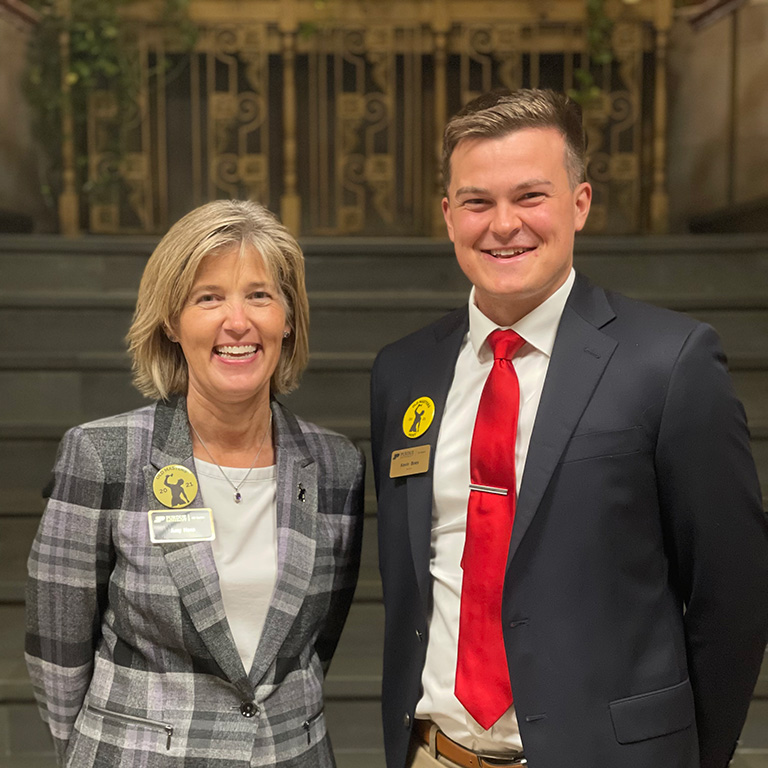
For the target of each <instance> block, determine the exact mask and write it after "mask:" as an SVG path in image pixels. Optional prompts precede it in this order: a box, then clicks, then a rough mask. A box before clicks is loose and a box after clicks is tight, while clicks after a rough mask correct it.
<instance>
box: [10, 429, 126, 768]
mask: <svg viewBox="0 0 768 768" xmlns="http://www.w3.org/2000/svg"><path fill="white" fill-rule="evenodd" d="M105 488H106V483H105V476H104V471H103V468H102V462H101V458H100V456H99V454H98V452H97V451H96V450H95V448H94V446H93V444H92V442H91V440H90V439H89V437H88V436H87V434H86V433H84V432H83V430H82V429H80V428H79V427H76V428H75V429H72V430H70V431H69V432H67V434H66V435H65V436H64V439H63V440H62V442H61V445H60V446H59V451H58V456H57V459H56V465H55V467H54V478H53V490H52V492H51V496H50V498H49V500H48V504H47V506H46V509H45V512H44V513H43V517H42V519H41V522H40V526H39V528H38V531H37V535H36V536H35V539H34V542H33V544H32V551H31V553H30V555H29V560H28V572H29V579H28V582H27V593H26V642H25V658H26V662H27V668H28V670H29V675H30V678H31V681H32V686H33V689H34V692H35V698H36V699H37V703H38V706H39V708H40V712H41V715H42V718H43V720H44V721H45V722H46V723H48V727H49V728H50V731H51V734H52V736H53V740H54V745H55V748H56V754H57V757H58V759H59V762H60V763H63V761H64V755H65V753H66V750H67V745H68V742H69V738H70V736H71V734H72V729H73V726H74V723H75V719H76V718H77V715H78V713H79V712H80V709H81V708H82V706H83V701H84V699H85V695H86V692H87V690H88V686H89V684H90V681H91V675H92V672H93V664H94V654H95V651H96V647H97V644H98V641H99V638H100V627H101V612H102V610H103V608H104V606H105V605H106V600H107V583H108V580H109V574H110V571H111V566H112V554H111V545H110V532H109V524H108V515H107V514H105V512H104V511H103V509H102V506H103V503H102V499H103V498H104V497H105Z"/></svg>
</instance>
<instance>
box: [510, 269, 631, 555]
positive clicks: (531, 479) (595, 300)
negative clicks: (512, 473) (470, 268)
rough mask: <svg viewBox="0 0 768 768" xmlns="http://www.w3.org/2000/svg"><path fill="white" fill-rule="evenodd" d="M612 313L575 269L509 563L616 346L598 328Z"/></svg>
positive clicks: (538, 418) (528, 460) (523, 486)
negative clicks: (574, 280) (575, 276)
mask: <svg viewBox="0 0 768 768" xmlns="http://www.w3.org/2000/svg"><path fill="white" fill-rule="evenodd" d="M614 317H615V315H614V313H613V310H612V309H611V307H610V305H609V304H608V300H607V298H606V296H605V292H604V291H603V290H602V289H601V288H598V287H596V286H594V285H592V284H591V283H590V282H589V281H587V280H586V279H585V278H583V277H581V276H578V275H577V279H576V282H575V284H574V287H573V290H572V291H571V295H570V297H569V299H568V302H567V303H566V305H565V310H564V311H563V316H562V319H561V321H560V326H559V328H558V332H557V337H556V339H555V345H554V348H553V350H552V359H551V360H550V363H549V369H548V371H547V377H546V379H545V381H544V389H543V391H542V394H541V401H540V403H539V408H538V412H537V414H536V422H535V424H534V428H533V434H532V435H531V442H530V445H529V447H528V456H527V458H526V461H525V470H524V473H523V480H522V484H521V487H520V495H519V497H518V500H517V508H516V511H515V523H514V526H513V529H512V538H511V541H510V547H509V557H508V561H507V564H508V565H509V562H511V560H512V557H513V556H514V554H515V552H516V551H517V548H518V547H519V546H520V542H521V541H522V539H523V536H524V535H525V533H526V531H527V530H528V527H529V526H530V524H531V521H532V520H533V518H534V515H535V514H536V510H537V509H538V507H539V504H540V503H541V499H542V497H543V496H544V492H545V491H546V489H547V486H548V485H549V481H550V479H551V478H552V474H553V473H554V471H555V468H556V467H557V463H558V461H559V460H560V457H561V456H562V454H563V451H564V450H565V447H566V445H567V443H568V441H569V440H570V438H571V435H572V434H573V431H574V429H575V428H576V425H577V424H578V422H579V419H580V418H581V415H582V414H583V413H584V410H585V408H586V407H587V404H588V403H589V401H590V399H591V397H592V394H593V392H594V391H595V388H596V387H597V384H598V382H599V381H600V378H601V377H602V375H603V371H604V370H605V367H606V366H607V365H608V361H609V360H610V359H611V356H612V355H613V352H614V350H615V349H616V344H617V342H616V341H615V340H614V339H612V338H611V337H609V336H606V335H605V334H604V333H603V332H602V331H601V330H600V328H602V327H603V326H604V325H605V324H606V323H608V322H610V321H611V320H612V319H613V318H614Z"/></svg>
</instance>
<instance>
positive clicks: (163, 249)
mask: <svg viewBox="0 0 768 768" xmlns="http://www.w3.org/2000/svg"><path fill="white" fill-rule="evenodd" d="M238 245H239V246H240V248H241V252H242V249H244V248H245V247H247V246H252V247H253V248H254V249H255V250H256V251H257V252H258V253H259V255H260V256H261V258H262V259H263V260H264V266H265V268H266V269H267V271H268V272H269V273H270V275H271V277H272V279H273V280H274V282H275V284H276V285H277V288H278V293H279V296H280V300H281V301H282V303H283V305H284V307H285V313H286V321H287V323H288V325H289V326H290V328H291V334H290V336H289V337H288V338H287V339H286V340H285V342H284V344H283V349H282V351H281V353H280V359H279V360H278V363H277V369H276V370H275V372H274V374H273V375H272V380H271V382H270V386H271V391H272V392H275V393H278V394H285V393H287V392H290V391H291V390H293V389H295V388H296V387H297V386H298V384H299V379H300V378H301V374H302V373H303V372H304V369H305V368H306V366H307V360H308V358H309V302H308V301H307V289H306V287H305V284H304V255H303V254H302V252H301V248H300V247H299V244H298V243H297V242H296V240H295V239H294V238H293V237H292V236H291V234H290V233H289V232H288V230H287V229H286V228H285V227H284V226H283V225H282V224H281V223H280V222H279V221H278V220H277V218H276V217H275V216H274V215H273V214H272V213H270V211H268V210H267V209H266V208H265V207H264V206H262V205H259V204H258V203H254V202H250V201H246V200H215V201H214V202H211V203H207V204H206V205H202V206H200V207H199V208H196V209H195V210H193V211H191V212H190V213H188V214H187V215H186V216H184V217H183V218H182V219H180V220H179V221H177V222H176V223H175V224H174V225H173V226H172V227H171V228H170V229H169V230H168V233H167V234H166V235H165V237H163V239H162V240H161V241H160V243H159V244H158V246H157V248H155V250H154V252H153V253H152V256H150V258H149V261H148V262H147V265H146V267H145V268H144V274H143V276H142V278H141V285H140V286H139V298H138V301H137V302H136V311H135V312H134V315H133V322H132V323H131V328H130V330H129V331H128V336H127V341H128V351H129V352H130V355H131V358H132V363H133V382H134V384H135V386H136V388H137V389H138V390H139V391H140V392H141V393H142V394H143V395H146V396H147V397H151V398H154V399H161V400H164V399H167V398H168V397H169V396H170V395H176V394H186V392H187V386H188V372H187V362H186V359H185V358H184V354H183V352H182V350H181V346H180V345H179V344H177V343H175V342H172V341H171V340H170V339H169V338H168V333H170V332H171V330H170V329H172V328H173V327H174V326H175V324H176V321H177V320H178V319H179V316H180V315H181V311H182V309H183V308H184V305H185V303H186V301H187V298H188V297H189V293H190V291H191V290H192V286H193V284H194V281H195V275H196V274H197V270H198V269H199V267H200V265H201V264H202V262H203V260H204V259H205V258H206V257H207V256H209V255H210V254H212V253H214V252H216V251H219V250H220V249H222V248H226V247H231V246H238Z"/></svg>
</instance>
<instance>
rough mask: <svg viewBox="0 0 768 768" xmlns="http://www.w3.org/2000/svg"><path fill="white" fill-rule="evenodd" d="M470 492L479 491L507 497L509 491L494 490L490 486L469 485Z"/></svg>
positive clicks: (504, 489) (503, 489)
mask: <svg viewBox="0 0 768 768" xmlns="http://www.w3.org/2000/svg"><path fill="white" fill-rule="evenodd" d="M469 490H470V491H481V492H482V493H495V494H496V495H497V496H507V495H508V494H509V491H508V490H507V489H506V488H494V486H492V485H477V484H476V483H470V484H469Z"/></svg>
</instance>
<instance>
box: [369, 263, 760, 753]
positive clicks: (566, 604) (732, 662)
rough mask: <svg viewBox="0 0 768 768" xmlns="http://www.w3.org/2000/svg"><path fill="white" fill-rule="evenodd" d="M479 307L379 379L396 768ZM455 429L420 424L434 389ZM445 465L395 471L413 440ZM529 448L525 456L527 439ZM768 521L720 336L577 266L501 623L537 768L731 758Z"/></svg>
mask: <svg viewBox="0 0 768 768" xmlns="http://www.w3.org/2000/svg"><path fill="white" fill-rule="evenodd" d="M467 329H468V319H467V310H466V308H464V309H461V310H457V311H455V312H453V313H451V314H449V315H447V316H445V317H443V318H442V319H441V320H439V321H437V322H436V323H434V324H432V325H430V326H428V327H426V328H424V329H422V330H420V331H418V332H416V333H414V334H412V335H410V336H408V337H406V338H404V339H402V340H400V341H398V342H396V343H394V344H392V345H390V346H388V347H386V348H385V349H383V350H382V351H381V353H380V354H379V356H378V358H377V360H376V363H375V366H374V370H373V374H372V384H371V393H372V397H371V402H372V433H371V434H372V443H373V464H374V472H375V477H376V486H377V492H378V500H379V501H378V504H379V507H378V509H379V557H380V567H381V574H382V580H383V586H384V603H385V610H386V634H385V651H384V683H383V701H382V707H383V717H384V738H385V746H386V752H387V766H388V768H403V766H404V765H405V763H406V756H407V752H408V745H409V739H410V730H411V727H412V723H413V715H414V709H415V707H416V703H417V701H418V699H419V697H420V695H421V689H420V683H421V672H422V668H423V665H424V658H425V653H426V645H427V641H428V624H429V616H430V610H431V580H430V573H429V560H430V524H431V506H432V477H433V467H434V452H435V445H436V442H437V435H438V432H439V430H440V421H441V418H442V414H443V409H444V406H445V399H446V396H447V393H448V390H449V388H450V385H451V380H452V378H453V372H454V367H455V363H456V359H457V355H458V352H459V348H460V346H461V342H462V340H463V338H464V336H465V334H466V332H467ZM423 396H428V397H431V398H432V399H433V400H434V402H435V406H436V413H435V419H434V422H433V423H432V425H431V426H430V427H429V429H428V430H427V432H425V433H424V434H423V435H422V436H421V438H420V439H417V440H409V439H408V438H406V437H405V436H404V434H403V431H402V420H403V415H404V413H405V411H406V409H407V407H408V405H409V404H410V403H411V402H412V401H413V400H415V399H416V398H418V397H423ZM425 444H429V445H431V446H432V459H431V463H430V466H429V470H428V471H427V472H425V473H423V474H418V475H412V476H408V477H399V478H394V479H392V478H390V477H389V468H390V458H391V453H392V451H394V450H397V449H401V448H403V447H406V446H408V447H413V446H414V445H425ZM510 450H513V446H512V445H510ZM767 620H768V528H767V527H766V518H765V515H764V512H763V507H762V500H761V495H760V489H759V486H758V481H757V474H756V471H755V466H754V462H753V460H752V456H751V453H750V447H749V433H748V430H747V425H746V418H745V415H744V410H743V408H742V406H741V404H740V403H739V401H738V400H737V398H736V397H735V395H734V393H733V389H732V385H731V381H730V377H729V374H728V372H727V368H726V362H725V356H724V354H723V352H722V350H721V347H720V343H719V340H718V337H717V335H716V334H715V332H714V331H713V330H712V329H711V328H710V327H709V326H707V325H704V324H702V323H698V322H696V321H695V320H693V319H691V318H689V317H687V316H684V315H680V314H677V313H674V312H670V311H668V310H664V309H660V308H657V307H652V306H649V305H646V304H642V303H640V302H636V301H632V300H630V299H627V298H625V297H623V296H620V295H617V294H613V293H610V292H607V291H604V290H602V289H601V288H598V287H596V286H594V285H592V284H591V283H590V282H589V281H588V280H587V279H586V278H584V277H582V276H580V275H579V276H577V279H576V282H575V284H574V287H573V290H572V292H571V295H570V297H569V299H568V302H567V304H566V307H565V311H564V313H563V316H562V320H561V322H560V326H559V329H558V333H557V338H556V341H555V346H554V349H553V353H552V358H551V361H550V365H549V369H548V373H547V377H546V380H545V384H544V389H543V392H542V397H541V402H540V405H539V409H538V413H537V417H536V422H535V426H534V430H533V435H532V438H531V443H530V447H529V451H528V457H527V461H526V465H525V472H524V475H523V478H522V486H521V489H520V494H519V498H518V503H517V511H516V516H515V521H514V527H513V531H512V537H511V542H510V546H509V557H508V562H507V572H506V576H505V585H504V599H503V607H502V625H503V631H504V641H505V646H506V652H507V660H508V665H509V674H510V679H511V683H512V690H513V693H514V697H515V706H516V710H517V717H518V720H519V723H520V731H521V735H522V739H523V744H524V748H525V753H526V757H527V758H528V761H529V765H530V766H531V768H562V766H564V765H568V766H569V767H570V768H648V766H663V767H664V768H724V767H725V766H726V765H727V763H728V760H729V758H730V756H731V754H732V753H733V750H734V748H735V746H736V740H737V738H738V736H739V733H740V730H741V727H742V725H743V723H744V719H745V717H746V712H747V708H748V705H749V701H750V696H751V692H752V689H753V687H754V684H755V680H756V677H757V674H758V671H759V667H760V661H761V659H762V656H763V651H764V648H765V643H766V623H767Z"/></svg>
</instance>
